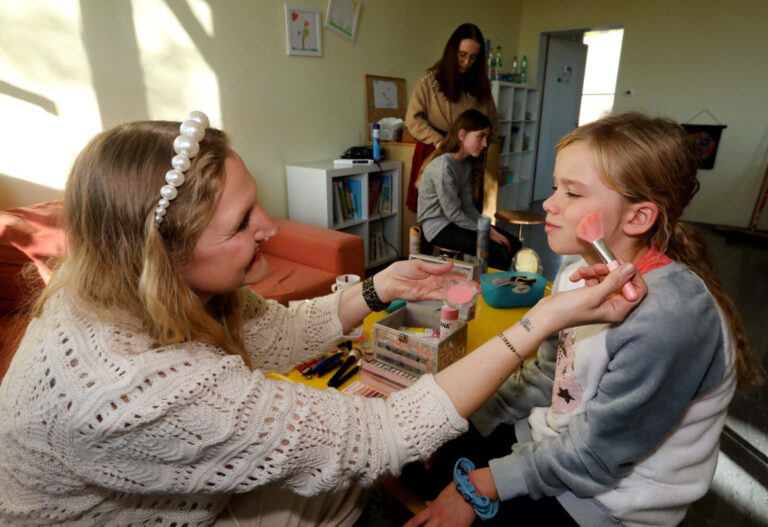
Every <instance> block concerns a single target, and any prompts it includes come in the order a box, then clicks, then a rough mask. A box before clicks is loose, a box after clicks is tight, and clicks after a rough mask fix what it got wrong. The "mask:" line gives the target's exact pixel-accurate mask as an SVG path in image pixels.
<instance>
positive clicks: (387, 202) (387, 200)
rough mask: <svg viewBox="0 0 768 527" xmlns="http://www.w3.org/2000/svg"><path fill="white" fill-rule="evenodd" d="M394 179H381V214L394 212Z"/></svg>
mask: <svg viewBox="0 0 768 527" xmlns="http://www.w3.org/2000/svg"><path fill="white" fill-rule="evenodd" d="M391 184H392V178H391V177H389V176H382V178H381V212H382V213H384V214H389V213H390V212H391V211H392V197H391V194H392V188H391V187H392V185H391Z"/></svg>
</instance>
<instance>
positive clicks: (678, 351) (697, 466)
mask: <svg viewBox="0 0 768 527" xmlns="http://www.w3.org/2000/svg"><path fill="white" fill-rule="evenodd" d="M556 150H557V160H556V163H555V171H554V183H555V186H554V193H553V195H552V196H551V197H549V198H548V199H547V200H546V201H545V202H544V209H545V211H546V213H547V219H546V233H547V237H548V241H549V245H550V247H551V248H552V250H553V251H555V252H556V253H559V254H568V255H574V256H570V257H568V258H566V260H565V261H564V262H563V266H562V267H561V269H560V272H559V273H558V274H557V276H556V278H555V281H554V290H557V291H565V290H570V289H573V288H576V287H580V286H581V282H580V280H579V278H583V279H586V280H587V281H589V280H590V279H591V276H590V273H589V272H584V271H580V272H578V273H576V276H573V277H572V275H573V274H574V271H576V270H577V269H578V268H579V267H580V266H583V265H585V264H593V263H596V262H598V261H599V259H598V254H597V253H596V251H595V250H594V249H593V247H592V246H591V245H590V244H589V243H587V242H586V241H584V240H583V239H581V238H580V236H579V235H580V234H581V235H583V234H584V231H583V229H582V230H577V226H578V225H579V223H580V221H581V220H582V218H584V217H585V216H586V215H588V214H590V213H593V212H598V213H601V214H602V218H603V228H604V231H603V232H604V239H605V241H606V242H607V245H608V246H609V247H610V248H611V249H612V250H613V252H614V254H615V256H616V258H617V259H619V260H622V261H625V262H632V263H634V264H635V265H636V266H637V268H638V270H640V272H641V273H643V275H644V278H645V280H646V282H647V284H648V297H647V298H646V300H645V301H644V302H643V304H642V305H640V306H639V307H638V308H637V309H636V310H635V311H634V312H632V313H631V314H630V316H629V317H628V318H627V320H626V322H625V323H624V324H622V325H621V326H614V325H607V324H597V325H592V326H583V327H580V328H571V329H565V330H562V331H560V332H559V335H554V337H555V338H553V339H551V340H550V341H548V342H546V343H545V344H544V345H543V346H542V347H540V348H539V351H538V355H537V360H536V362H535V363H534V364H530V365H526V366H525V368H524V369H523V370H522V371H520V372H519V373H517V374H515V375H513V376H512V377H510V378H509V379H508V380H507V381H506V382H505V384H504V385H502V387H501V388H500V389H499V390H498V391H497V392H496V394H495V395H494V396H493V397H491V399H489V401H488V402H487V403H486V404H485V405H484V406H483V407H482V408H481V409H480V410H479V411H478V412H476V413H475V414H474V415H473V417H472V419H471V421H472V423H473V425H474V426H475V427H476V429H477V431H479V433H480V434H481V435H483V436H488V435H489V434H491V432H493V431H494V429H496V428H497V427H499V426H500V425H508V424H514V433H511V431H508V432H506V433H507V436H506V437H505V438H504V439H506V444H505V449H504V450H505V451H504V452H503V453H497V454H496V459H490V461H489V466H488V467H486V468H481V469H478V470H474V471H471V472H470V473H469V479H470V481H471V482H472V483H473V484H474V486H475V488H476V491H477V493H478V494H482V495H485V496H488V497H490V498H491V499H493V500H496V499H501V500H504V501H503V502H501V507H500V511H501V512H500V514H499V515H498V516H496V520H497V521H498V522H499V523H498V524H499V525H500V524H505V525H512V524H513V523H514V524H515V525H534V524H541V525H576V524H578V525H644V526H649V525H677V524H678V523H679V522H680V521H681V520H682V519H683V518H684V516H685V514H686V510H687V508H688V506H689V505H690V504H691V503H693V502H694V501H696V500H698V499H699V498H701V497H702V496H704V494H705V493H706V492H707V489H708V487H709V485H710V483H711V481H712V478H713V475H714V472H715V466H716V464H717V456H718V441H719V436H720V432H721V430H722V427H723V422H724V420H725V416H726V411H727V408H728V404H729V402H730V400H731V398H732V396H733V394H734V391H735V389H736V385H737V383H738V384H739V385H740V386H749V385H751V384H756V383H757V382H759V380H760V372H759V370H758V369H757V368H756V367H755V366H754V359H753V357H752V353H751V351H750V348H749V345H748V343H747V340H746V335H745V332H744V328H743V325H742V322H741V320H740V317H739V315H738V312H737V311H736V308H735V306H734V304H733V302H732V301H731V300H730V298H728V296H727V294H726V293H725V291H724V289H723V287H722V285H721V284H720V282H719V281H718V280H717V278H716V277H715V273H714V271H713V268H712V266H711V264H710V261H709V258H708V255H707V253H706V248H705V246H704V244H703V242H702V241H701V240H700V238H699V236H698V235H697V234H696V232H695V231H694V229H693V227H691V226H690V225H687V224H685V223H683V222H682V221H680V216H681V214H682V213H683V209H684V208H685V206H686V205H687V204H688V203H689V202H690V201H691V198H693V196H694V194H695V193H696V191H697V190H698V188H699V183H698V181H697V179H696V171H697V162H696V158H695V156H694V155H693V153H692V151H691V149H690V147H689V145H688V139H687V136H686V134H685V132H684V130H683V129H682V128H681V127H680V126H679V125H678V124H676V123H674V122H672V121H670V120H667V119H660V118H650V117H646V116H643V115H641V114H638V113H627V114H623V115H618V116H613V117H607V118H604V119H601V120H599V121H597V122H594V123H591V124H587V125H585V126H582V127H580V128H578V129H576V130H574V131H573V132H571V133H569V134H568V135H566V136H565V137H564V138H563V139H562V140H561V141H560V142H559V144H558V145H557V148H556ZM598 227H599V226H598ZM587 238H589V237H587ZM569 278H570V279H569ZM574 282H578V283H574ZM508 430H511V429H508ZM468 435H469V434H468ZM510 436H516V441H517V443H516V444H514V446H512V451H511V452H510V445H511V444H512V443H514V442H515V438H514V437H512V438H511V439H510ZM462 439H464V440H465V441H467V443H465V444H464V449H463V451H462V452H460V453H457V455H454V456H453V458H452V460H450V463H451V464H450V466H451V467H452V466H453V465H452V464H453V463H455V462H456V459H457V458H458V457H459V456H461V455H468V456H471V457H473V458H474V459H473V461H476V462H477V461H482V460H481V458H482V456H484V455H487V452H488V450H489V448H488V445H489V441H490V439H488V438H486V439H477V438H475V439H476V440H477V441H480V443H474V444H473V445H472V447H470V446H469V445H470V444H471V439H470V438H462ZM492 439H498V437H496V438H492ZM479 445H483V446H482V447H480V446H479ZM453 446H454V447H455V446H456V445H453ZM455 451H456V450H455V449H454V452H455ZM441 455H442V454H441ZM490 457H494V456H493V455H491V456H490ZM438 458H440V456H438ZM442 458H443V460H444V461H446V462H447V461H448V460H447V459H445V456H444V455H442ZM436 462H437V460H436ZM482 464H483V463H478V465H482ZM446 518H450V519H451V520H452V521H451V522H450V523H441V519H446ZM474 518H475V510H473V507H472V506H470V505H469V504H468V503H467V502H465V501H464V500H463V499H462V497H461V496H460V495H459V494H458V493H457V491H456V488H455V487H454V484H453V483H451V484H450V485H448V487H446V488H445V489H444V490H443V491H442V492H441V493H440V495H439V497H438V498H437V500H436V501H435V502H433V503H432V504H431V505H430V506H429V508H428V509H426V510H425V511H423V512H422V513H421V514H419V515H418V516H416V517H415V518H414V519H413V520H412V521H411V522H409V524H408V526H409V527H412V526H414V525H421V524H423V523H426V522H427V521H429V520H430V519H431V521H432V522H433V524H435V525H437V524H440V525H444V524H450V525H469V524H470V523H472V521H473V520H474ZM494 524H496V523H494V522H493V521H486V522H482V525H494Z"/></svg>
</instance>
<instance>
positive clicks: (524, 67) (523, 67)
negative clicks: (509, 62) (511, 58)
mask: <svg viewBox="0 0 768 527" xmlns="http://www.w3.org/2000/svg"><path fill="white" fill-rule="evenodd" d="M526 80H528V58H527V57H526V56H525V55H523V60H522V61H520V84H525V82H526Z"/></svg>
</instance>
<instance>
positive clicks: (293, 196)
mask: <svg viewBox="0 0 768 527" xmlns="http://www.w3.org/2000/svg"><path fill="white" fill-rule="evenodd" d="M285 172H286V177H287V183H288V216H289V217H290V219H292V220H295V221H299V222H302V223H308V224H310V225H317V226H318V227H326V228H329V229H335V230H339V231H344V232H348V233H351V234H355V235H357V236H360V237H361V238H363V244H364V246H365V266H366V268H370V267H376V266H378V265H382V264H385V263H388V262H391V261H393V260H395V259H397V258H398V256H399V247H400V246H401V242H400V223H401V214H400V175H401V172H402V163H401V162H400V161H382V162H381V163H380V164H379V165H355V166H349V167H347V166H345V167H336V166H334V165H333V161H318V162H314V163H302V164H296V165H286V167H285Z"/></svg>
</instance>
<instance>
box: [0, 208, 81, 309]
mask: <svg viewBox="0 0 768 527" xmlns="http://www.w3.org/2000/svg"><path fill="white" fill-rule="evenodd" d="M60 215H61V203H60V202H58V201H52V202H48V203H40V204H37V205H30V206H28V207H18V208H14V209H6V210H3V211H0V314H1V313H8V312H11V311H14V310H15V309H17V308H18V307H19V304H20V303H21V302H22V301H23V300H24V299H27V298H29V289H28V286H27V284H26V282H25V281H24V280H23V278H22V276H21V271H22V269H23V267H24V266H25V265H26V264H28V263H30V262H31V263H34V264H35V267H36V268H37V271H38V273H39V275H40V277H41V278H42V280H43V282H45V283H47V282H48V279H49V278H50V277H51V269H50V267H49V260H50V259H51V258H52V257H56V256H59V255H61V254H62V253H63V252H64V249H65V246H66V240H65V236H64V231H63V229H62V228H61V227H60V226H59V218H60Z"/></svg>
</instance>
